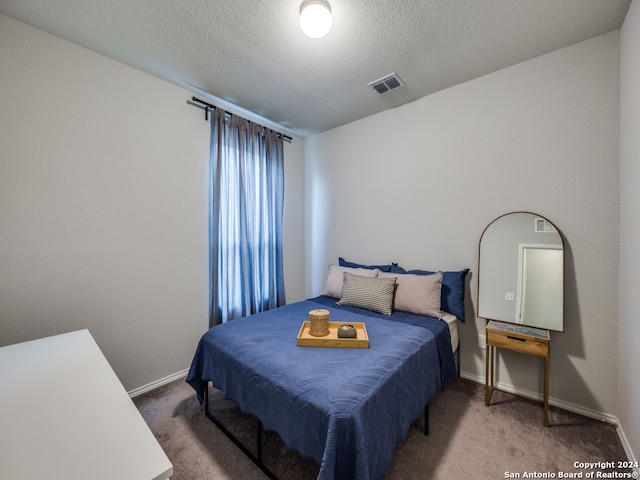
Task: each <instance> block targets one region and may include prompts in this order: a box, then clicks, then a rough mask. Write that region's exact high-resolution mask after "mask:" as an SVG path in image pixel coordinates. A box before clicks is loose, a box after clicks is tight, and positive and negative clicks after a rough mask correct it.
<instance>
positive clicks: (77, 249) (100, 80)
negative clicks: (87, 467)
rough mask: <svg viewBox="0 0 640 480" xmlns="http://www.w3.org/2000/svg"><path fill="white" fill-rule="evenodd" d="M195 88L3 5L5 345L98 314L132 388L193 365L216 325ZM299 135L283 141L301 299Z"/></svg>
mask: <svg viewBox="0 0 640 480" xmlns="http://www.w3.org/2000/svg"><path fill="white" fill-rule="evenodd" d="M191 96H192V94H191V93H190V92H187V91H186V90H184V89H182V88H178V87H176V86H174V85H171V84H169V83H167V82H164V81H162V80H159V79H157V78H155V77H152V76H150V75H147V74H145V73H142V72H140V71H138V70H135V69H132V68H130V67H128V66H125V65H123V64H120V63H118V62H115V61H113V60H110V59H108V58H106V57H104V56H101V55H98V54H96V53H94V52H91V51H89V50H86V49H84V48H81V47H78V46H77V45H74V44H72V43H69V42H67V41H64V40H61V39H59V38H57V37H54V36H51V35H49V34H47V33H45V32H43V31H41V30H37V29H35V28H32V27H30V26H27V25H25V24H23V23H20V22H17V21H15V20H13V19H11V18H9V17H6V16H3V15H0V105H1V108H0V265H1V272H2V274H1V275H0V345H7V344H11V343H16V342H20V341H25V340H31V339H34V338H38V337H43V336H47V335H53V334H58V333H62V332H66V331H71V330H76V329H81V328H88V329H89V330H90V331H91V333H92V334H93V336H94V337H95V339H96V341H97V343H98V344H99V345H100V347H101V348H102V350H103V352H104V353H105V355H106V357H107V359H108V360H109V362H110V363H111V365H112V366H113V368H114V370H115V371H116V373H117V375H118V376H119V378H120V380H121V381H122V382H123V384H124V386H125V388H127V390H132V389H137V388H140V387H142V386H144V385H146V384H149V383H152V382H154V381H157V380H159V379H162V378H165V377H167V376H170V375H172V374H175V373H177V372H180V371H182V370H184V369H186V368H188V367H189V365H190V362H191V358H192V356H193V353H194V351H195V347H196V344H197V341H198V339H199V337H200V335H201V334H202V333H203V332H204V331H205V330H206V329H207V326H208V279H207V276H208V254H207V248H208V233H207V212H208V203H207V202H208V197H207V175H208V151H209V149H208V145H209V124H208V123H207V122H205V121H204V114H203V112H202V110H199V109H197V108H194V107H192V106H189V105H188V104H187V103H186V102H187V99H189V98H191ZM303 143H304V142H303V141H302V140H300V139H297V138H296V139H294V143H293V144H291V145H286V146H285V162H286V167H285V176H286V181H287V184H286V186H285V188H286V189H287V195H288V200H287V202H288V203H287V205H286V206H285V222H286V224H285V244H286V246H287V248H288V250H287V251H289V252H291V253H290V254H289V256H287V258H286V259H285V268H286V270H285V273H286V275H287V286H288V287H290V288H291V290H292V292H290V297H293V298H294V299H295V298H297V297H301V295H302V292H301V291H300V290H301V288H300V287H299V285H301V284H302V283H303V271H304V268H303V258H304V257H303V253H302V250H303V240H302V237H303V232H302V227H300V224H301V223H302V219H301V216H302V214H303V211H302V206H301V205H302V203H303V202H302V193H301V192H300V191H299V189H298V187H297V185H299V184H301V183H302V178H303V174H304V168H303V158H302V155H303V147H302V144H303ZM296 196H297V198H295V197H296Z"/></svg>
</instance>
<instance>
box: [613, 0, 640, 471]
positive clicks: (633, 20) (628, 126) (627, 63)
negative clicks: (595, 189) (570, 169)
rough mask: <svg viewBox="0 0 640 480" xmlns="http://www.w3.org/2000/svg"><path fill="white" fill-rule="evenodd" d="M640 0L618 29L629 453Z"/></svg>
mask: <svg viewBox="0 0 640 480" xmlns="http://www.w3.org/2000/svg"><path fill="white" fill-rule="evenodd" d="M638 132H640V2H639V1H638V0H634V1H633V2H632V3H631V7H630V8H629V11H628V12H627V16H626V18H625V21H624V24H623V25H622V29H621V34H620V320H619V325H618V392H617V393H618V417H619V419H620V423H621V425H622V426H623V430H624V433H625V435H626V438H627V441H628V443H629V445H630V446H631V448H632V450H633V452H636V454H638V453H639V452H640V408H638V398H640V369H638V367H637V365H638V353H639V352H640V322H639V321H638V311H637V305H638V301H637V299H638V297H640V276H639V275H638V272H639V271H640V253H639V250H638V247H639V246H640V217H639V216H638V208H639V207H640V189H638V185H640V135H639V134H638ZM635 460H638V458H636V459H635Z"/></svg>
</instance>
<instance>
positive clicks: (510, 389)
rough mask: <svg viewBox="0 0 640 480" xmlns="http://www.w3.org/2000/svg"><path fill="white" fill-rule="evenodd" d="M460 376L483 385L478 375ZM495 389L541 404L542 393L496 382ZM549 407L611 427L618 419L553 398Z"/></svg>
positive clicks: (467, 374) (463, 374) (464, 373)
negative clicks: (607, 424) (601, 422)
mask: <svg viewBox="0 0 640 480" xmlns="http://www.w3.org/2000/svg"><path fill="white" fill-rule="evenodd" d="M460 376H461V377H463V378H466V379H467V380H472V381H474V382H478V383H481V384H483V385H484V384H485V380H484V377H482V376H480V375H474V374H471V373H467V372H460ZM496 388H498V389H500V390H503V391H505V392H507V393H513V394H515V395H519V396H521V397H524V398H527V399H529V400H533V401H536V402H542V400H543V399H542V393H540V392H531V391H529V390H520V389H517V388H516V387H514V386H513V385H508V384H505V383H501V382H497V383H496ZM549 405H553V406H555V407H558V408H562V409H563V410H568V411H570V412H573V413H578V414H580V415H584V416H585V417H589V418H595V419H596V420H601V421H603V422H606V423H610V424H611V425H615V426H617V425H618V419H617V417H615V416H614V415H611V414H608V413H605V412H600V411H597V410H593V409H590V408H586V407H583V406H582V405H576V404H575V403H570V402H565V401H564V400H559V399H557V398H554V397H551V396H550V397H549Z"/></svg>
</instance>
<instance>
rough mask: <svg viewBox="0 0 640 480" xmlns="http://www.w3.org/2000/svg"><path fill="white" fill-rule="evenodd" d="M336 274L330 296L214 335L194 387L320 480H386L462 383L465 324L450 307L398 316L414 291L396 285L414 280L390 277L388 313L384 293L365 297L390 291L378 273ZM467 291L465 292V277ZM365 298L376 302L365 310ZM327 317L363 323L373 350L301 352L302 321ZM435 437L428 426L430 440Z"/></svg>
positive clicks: (192, 373)
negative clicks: (380, 306) (438, 400)
mask: <svg viewBox="0 0 640 480" xmlns="http://www.w3.org/2000/svg"><path fill="white" fill-rule="evenodd" d="M332 267H334V266H332ZM332 267H330V273H329V276H328V278H327V285H326V286H325V291H324V292H323V293H324V294H323V295H320V296H318V297H315V298H311V299H308V300H304V301H301V302H297V303H293V304H290V305H286V306H284V307H280V308H277V309H274V310H269V311H266V312H262V313H259V314H256V315H252V316H249V317H245V318H242V319H237V320H234V321H231V322H227V323H225V324H223V325H219V326H216V327H214V328H212V329H210V330H209V331H207V332H206V333H205V334H204V335H203V336H202V338H201V339H200V342H199V344H198V346H197V349H196V352H195V355H194V358H193V362H192V365H191V368H190V370H189V373H188V375H187V382H188V383H189V384H190V385H191V386H192V387H193V388H194V389H195V391H196V394H197V396H198V399H199V400H200V402H202V403H206V402H208V396H207V394H208V388H209V382H211V383H212V384H213V385H214V386H215V387H216V388H218V389H220V390H222V392H224V395H225V397H226V398H228V399H230V400H233V401H235V402H236V403H237V404H238V405H239V406H240V408H241V410H242V411H243V412H245V413H249V414H252V415H254V416H255V417H257V418H258V419H259V421H260V422H259V424H260V428H262V427H264V428H265V429H267V430H272V431H275V432H277V433H278V434H279V436H280V437H281V438H282V440H283V441H284V443H285V444H286V445H287V447H288V448H289V449H291V450H294V451H297V452H299V453H300V454H301V455H302V456H304V457H306V458H310V459H312V460H314V461H316V462H317V463H318V464H319V465H320V471H319V474H318V479H320V480H332V479H350V480H354V479H357V480H360V479H361V480H365V479H366V480H370V479H379V478H381V477H382V476H383V475H384V473H385V472H386V471H387V470H388V468H389V467H390V465H391V461H392V457H393V451H394V449H395V447H396V446H397V445H398V444H399V443H400V442H402V441H403V440H404V439H405V438H406V436H407V434H408V430H409V427H410V426H411V424H412V422H413V421H414V420H416V419H417V418H419V417H420V416H421V415H422V414H423V412H424V413H425V416H426V415H427V412H428V410H427V406H428V404H429V402H430V401H431V400H432V399H433V398H434V397H435V395H436V394H437V392H438V391H439V390H440V389H442V388H444V387H445V386H446V385H447V383H448V382H449V381H451V380H452V379H453V378H455V377H456V376H457V368H456V361H455V359H454V351H457V350H458V343H457V340H456V339H457V323H458V322H459V321H461V320H460V318H459V316H457V315H454V314H453V313H451V312H447V311H444V312H443V311H441V310H440V307H441V306H443V305H444V306H447V305H446V299H445V300H444V301H441V299H440V298H439V301H438V302H437V303H438V310H439V313H440V315H438V316H437V317H444V321H443V319H442V318H437V317H434V316H428V315H421V314H416V313H413V312H410V311H406V310H400V309H397V308H394V307H395V306H397V304H398V302H397V300H398V299H399V297H398V295H399V294H400V293H401V292H402V291H404V292H405V293H406V291H407V290H406V289H405V290H402V289H401V288H400V287H401V286H402V284H399V283H395V282H397V280H396V279H397V278H399V276H402V278H403V279H408V278H409V277H410V276H411V277H413V276H416V275H414V274H407V273H406V272H405V273H404V274H403V273H398V272H393V271H390V270H387V272H386V273H387V274H389V275H388V277H387V278H393V279H394V282H393V285H394V287H393V289H392V297H393V299H392V308H391V309H390V311H389V310H385V311H384V312H381V311H376V309H375V308H374V309H373V310H372V309H371V308H372V307H371V302H373V303H375V302H379V297H378V296H376V295H377V293H379V292H376V295H373V296H372V295H371V291H372V289H371V288H370V286H371V285H372V283H371V282H370V283H369V284H367V285H366V288H365V289H364V290H365V291H364V294H363V287H362V285H361V282H363V280H362V279H364V278H367V279H371V278H374V279H376V284H378V283H384V282H382V281H381V277H380V276H381V274H382V273H385V272H383V271H382V270H380V269H379V268H376V269H373V268H368V269H367V270H372V271H375V274H373V273H370V272H369V273H366V272H365V273H364V276H361V275H362V270H364V269H363V268H357V267H343V266H335V267H337V268H332ZM332 270H333V271H332ZM432 273H433V272H430V273H429V274H421V275H426V276H432V275H431V274H432ZM460 273H462V272H459V274H460ZM332 274H333V280H334V283H335V285H334V286H333V290H332V288H331V285H330V284H331V278H332ZM437 274H439V275H440V281H441V285H440V288H439V289H438V297H440V296H441V295H445V296H446V292H445V287H444V283H443V282H442V273H441V272H437ZM464 274H466V271H464ZM459 276H460V275H458V277H459ZM354 277H357V278H354ZM341 278H342V280H341ZM348 279H349V282H347V280H348ZM457 281H458V283H459V281H460V279H459V278H458V279H457ZM354 282H355V284H357V285H358V288H359V289H360V293H359V294H358V295H356V296H355V297H350V298H351V300H352V299H353V298H356V301H355V302H353V301H350V298H347V295H346V294H345V290H346V289H347V287H348V285H347V283H349V285H352V283H354ZM462 282H463V283H462V288H463V291H464V275H462ZM365 283H366V282H365ZM388 283H389V282H387V284H388ZM338 290H339V293H338ZM374 290H375V289H374ZM456 294H457V295H459V294H460V292H459V291H457V292H456ZM363 296H364V297H366V298H368V300H366V301H365V303H364V304H363V303H362V301H361V300H362V299H361V297H363ZM442 299H444V296H443V297H442ZM367 302H368V303H367ZM363 305H364V306H365V307H367V308H363ZM319 308H321V309H326V310H328V311H329V313H330V320H331V321H332V322H341V323H353V322H364V323H365V325H366V328H367V332H368V335H369V340H370V348H368V349H355V348H315V347H299V346H297V344H296V340H297V334H298V332H299V330H300V326H301V324H302V322H303V321H304V320H306V319H307V317H308V312H310V311H311V310H314V309H319ZM458 315H462V316H464V312H462V313H460V312H458ZM452 339H453V340H452ZM207 410H208V408H207ZM207 416H209V415H208V414H207ZM210 418H211V419H212V420H214V419H213V418H212V417H210ZM214 421H215V420H214ZM216 424H218V423H217V422H216ZM218 426H220V425H219V424H218ZM427 429H428V419H427V418H425V433H427ZM225 433H227V432H225ZM234 441H235V440H234ZM236 444H237V445H238V446H240V447H241V448H242V449H243V451H244V452H245V453H247V454H248V455H249V456H250V457H252V460H254V462H256V464H257V465H258V466H260V468H262V469H263V471H264V472H265V473H267V475H269V476H270V477H272V478H273V474H271V472H269V471H268V469H266V468H265V467H264V465H263V464H262V459H261V458H260V455H261V453H260V447H258V458H257V459H256V458H255V457H253V456H252V455H251V454H250V453H249V452H248V450H247V449H246V448H244V447H242V446H241V445H240V444H239V443H238V442H237V441H236ZM256 460H257V461H256Z"/></svg>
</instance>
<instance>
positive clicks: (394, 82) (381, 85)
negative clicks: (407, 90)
mask: <svg viewBox="0 0 640 480" xmlns="http://www.w3.org/2000/svg"><path fill="white" fill-rule="evenodd" d="M403 85H404V83H403V82H402V80H400V77H399V76H398V75H396V74H395V73H391V74H389V75H387V76H385V77H382V78H380V79H378V80H375V81H373V82H371V83H367V86H368V87H370V88H371V89H372V90H373V91H374V92H376V93H377V94H378V95H383V94H385V93H388V92H390V91H391V90H395V89H396V88H400V87H402V86H403Z"/></svg>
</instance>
